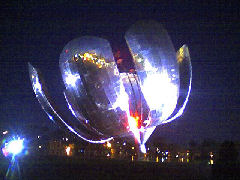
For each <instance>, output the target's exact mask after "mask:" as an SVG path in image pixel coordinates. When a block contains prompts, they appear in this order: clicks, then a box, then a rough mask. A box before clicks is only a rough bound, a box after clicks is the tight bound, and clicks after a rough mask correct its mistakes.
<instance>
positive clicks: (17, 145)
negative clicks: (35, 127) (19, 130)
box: [6, 138, 24, 155]
mask: <svg viewBox="0 0 240 180" xmlns="http://www.w3.org/2000/svg"><path fill="white" fill-rule="evenodd" d="M23 148H24V146H23V139H20V138H18V139H14V140H12V141H10V142H9V143H7V144H6V150H7V152H8V153H10V154H13V155H17V154H19V153H21V152H22V150H23Z"/></svg>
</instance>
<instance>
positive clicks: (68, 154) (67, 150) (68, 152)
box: [66, 146, 71, 156]
mask: <svg viewBox="0 0 240 180" xmlns="http://www.w3.org/2000/svg"><path fill="white" fill-rule="evenodd" d="M70 151H71V147H69V146H67V147H66V153H67V156H70Z"/></svg>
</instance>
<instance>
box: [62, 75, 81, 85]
mask: <svg viewBox="0 0 240 180" xmlns="http://www.w3.org/2000/svg"><path fill="white" fill-rule="evenodd" d="M78 79H80V76H79V74H75V75H73V74H66V78H65V82H66V83H67V85H69V86H73V87H74V86H76V82H77V80H78Z"/></svg>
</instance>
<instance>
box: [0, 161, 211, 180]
mask: <svg viewBox="0 0 240 180" xmlns="http://www.w3.org/2000/svg"><path fill="white" fill-rule="evenodd" d="M0 164H1V170H0V178H4V176H5V174H6V172H7V168H8V162H7V161H6V160H4V161H1V163H0ZM18 164H19V171H17V168H15V175H14V179H18V178H17V177H18V176H19V175H20V176H21V179H27V180H29V179H41V180H42V179H209V178H210V174H211V167H210V166H209V165H207V163H194V164H193V163H190V164H185V163H177V164H176V163H155V162H136V161H135V162H131V161H120V160H83V159H76V158H74V159H73V158H66V157H27V158H26V157H25V158H23V159H20V160H19V163H18ZM12 174H13V173H9V174H8V178H9V179H10V177H11V176H12Z"/></svg>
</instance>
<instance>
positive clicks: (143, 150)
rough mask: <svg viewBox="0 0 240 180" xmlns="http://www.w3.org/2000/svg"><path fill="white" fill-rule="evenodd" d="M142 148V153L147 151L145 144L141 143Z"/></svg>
mask: <svg viewBox="0 0 240 180" xmlns="http://www.w3.org/2000/svg"><path fill="white" fill-rule="evenodd" d="M140 150H141V152H142V153H147V151H146V147H145V144H141V145H140Z"/></svg>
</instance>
